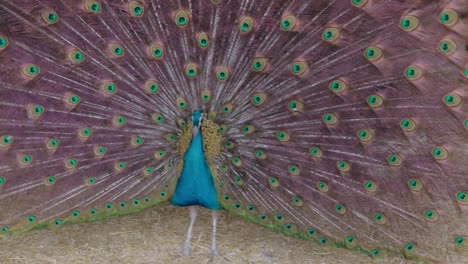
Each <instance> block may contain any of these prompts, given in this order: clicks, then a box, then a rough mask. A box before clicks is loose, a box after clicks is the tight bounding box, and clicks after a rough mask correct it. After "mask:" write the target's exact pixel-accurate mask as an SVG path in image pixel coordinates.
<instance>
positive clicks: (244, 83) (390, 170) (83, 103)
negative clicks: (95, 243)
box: [0, 0, 468, 261]
mask: <svg viewBox="0 0 468 264" xmlns="http://www.w3.org/2000/svg"><path fill="white" fill-rule="evenodd" d="M467 14H468V5H467V4H466V0H452V1H449V0H444V1H429V0H419V1H405V0H332V1H325V0H319V1H300V0H297V1H294V0H286V1H280V0H275V1H271V0H242V1H237V0H198V1H195V0H179V1H165V0H151V1H150V0H145V1H143V0H141V1H127V0H121V1H103V0H100V1H97V0H84V1H72V0H62V1H55V0H54V1H52V0H19V1H6V0H0V65H1V67H0V186H1V187H0V227H1V228H2V230H1V231H0V232H1V235H2V236H6V235H10V234H14V233H20V232H23V231H26V230H31V229H36V228H40V227H46V226H47V227H51V226H60V225H63V224H68V223H77V222H83V221H93V220H99V219H106V218H109V217H114V216H119V215H125V214H130V213H135V212H138V211H141V210H143V209H144V208H148V207H150V206H154V205H157V204H161V203H164V202H169V201H171V199H172V201H173V203H176V202H174V201H175V200H177V199H178V198H184V199H186V198H190V199H192V200H190V199H188V200H190V202H184V203H183V204H182V205H192V204H202V205H204V206H207V207H210V208H212V209H217V208H218V203H219V205H220V206H221V207H223V208H224V209H226V210H228V211H230V212H232V213H234V214H237V215H239V216H242V217H245V218H247V219H249V220H251V221H253V222H255V223H258V224H260V225H262V226H265V227H267V228H269V229H271V230H274V231H279V232H283V233H285V234H287V235H291V236H296V237H298V238H301V239H305V240H311V241H315V242H318V243H320V244H328V245H332V246H338V247H347V248H350V249H353V250H357V251H361V252H364V253H366V254H369V255H371V256H375V257H378V256H382V255H386V254H388V255H393V254H403V255H405V256H406V257H408V258H416V259H420V260H424V261H433V260H434V261H435V260H446V259H448V258H449V257H450V256H452V255H453V254H454V255H460V256H463V254H466V252H467V251H468V250H467V244H468V243H467V242H466V241H465V239H466V238H468V228H467V224H466V223H467V220H468V216H467V210H468V209H467V207H468V196H467V195H468V177H467V175H466V171H467V169H468V167H467V163H466V160H467V159H468V140H467V133H468V132H467V129H468V113H467V107H466V106H465V104H466V101H467V98H468V93H467V88H468V54H467V48H466V47H467V39H468V20H467ZM195 110H200V112H195V113H198V114H194V116H196V117H197V118H194V119H193V120H192V119H191V116H192V113H193V112H194V111H195ZM200 116H203V118H201V119H200V118H199V117H200ZM197 136H198V137H197ZM200 137H202V143H200V141H198V140H199V139H197V138H200ZM197 142H198V143H197ZM191 147H193V148H191ZM201 148H203V149H201ZM186 153H192V154H193V156H192V154H191V155H190V156H188V154H187V155H186ZM194 153H195V154H194ZM193 168H201V169H200V170H198V169H197V171H196V172H192V170H194V169H193ZM203 168H204V169H203ZM206 168H209V169H206ZM197 173H198V174H197ZM181 175H182V176H181ZM183 175H186V176H183ZM197 175H198V176H197ZM202 176H203V177H204V178H203V179H205V180H206V181H205V180H204V181H203V183H201V182H202V181H200V180H199V179H201V178H197V177H202ZM181 182H185V183H187V182H188V183H189V184H188V189H185V187H184V188H183V187H181V186H182V185H179V183H181ZM198 184H200V186H204V187H203V188H198V187H200V186H198ZM194 187H197V188H198V189H197V188H194ZM205 187H206V188H208V189H204V188H205ZM191 188H192V189H193V190H194V189H197V190H210V191H209V192H204V191H202V192H199V191H194V193H195V194H197V195H200V194H202V196H198V198H194V197H197V196H196V195H195V196H192V197H187V196H186V195H187V194H188V193H191V191H185V190H192V189H191ZM177 190H182V191H181V192H180V193H181V195H182V196H179V195H178V194H177V193H178V192H177ZM203 193H211V195H209V197H210V198H209V199H208V198H207V197H208V196H203ZM174 194H177V195H175V196H174ZM200 197H201V198H203V199H205V198H206V199H207V200H206V201H209V202H210V203H209V204H210V205H207V203H201V202H200V201H201V200H200V199H201V198H200ZM216 197H217V199H216ZM176 198H177V199H176ZM199 198H200V199H199ZM193 199H194V200H193ZM197 199H199V200H197ZM178 201H180V200H178ZM185 201H187V200H185ZM176 204H177V203H176ZM179 205H181V204H179ZM192 223H193V221H192ZM189 234H190V232H189ZM189 238H190V237H189V235H188V236H187V241H190V239H189ZM212 250H215V248H212Z"/></svg>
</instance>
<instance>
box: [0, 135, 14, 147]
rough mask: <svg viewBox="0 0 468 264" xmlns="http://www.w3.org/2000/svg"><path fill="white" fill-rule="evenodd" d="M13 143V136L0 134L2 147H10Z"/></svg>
mask: <svg viewBox="0 0 468 264" xmlns="http://www.w3.org/2000/svg"><path fill="white" fill-rule="evenodd" d="M12 143H13V136H11V135H3V136H0V149H2V148H8V147H9V146H10V145H11V144H12Z"/></svg>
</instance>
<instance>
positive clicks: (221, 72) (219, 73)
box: [216, 66, 229, 81]
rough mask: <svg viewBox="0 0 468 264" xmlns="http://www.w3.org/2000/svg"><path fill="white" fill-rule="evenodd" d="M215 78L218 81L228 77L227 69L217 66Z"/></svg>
mask: <svg viewBox="0 0 468 264" xmlns="http://www.w3.org/2000/svg"><path fill="white" fill-rule="evenodd" d="M216 78H217V79H218V81H226V80H227V79H228V78H229V70H228V69H227V68H226V67H224V66H223V67H218V69H217V70H216Z"/></svg>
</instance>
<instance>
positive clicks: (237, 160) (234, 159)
mask: <svg viewBox="0 0 468 264" xmlns="http://www.w3.org/2000/svg"><path fill="white" fill-rule="evenodd" d="M231 162H232V164H233V165H234V166H236V167H240V166H242V160H241V159H240V158H239V157H237V156H235V157H232V158H231Z"/></svg>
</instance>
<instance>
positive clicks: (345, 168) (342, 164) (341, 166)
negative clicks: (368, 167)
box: [336, 160, 351, 173]
mask: <svg viewBox="0 0 468 264" xmlns="http://www.w3.org/2000/svg"><path fill="white" fill-rule="evenodd" d="M336 167H337V168H338V170H339V171H340V172H342V173H345V172H349V171H350V170H351V165H350V164H349V162H348V161H346V160H341V161H338V162H337V163H336Z"/></svg>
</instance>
